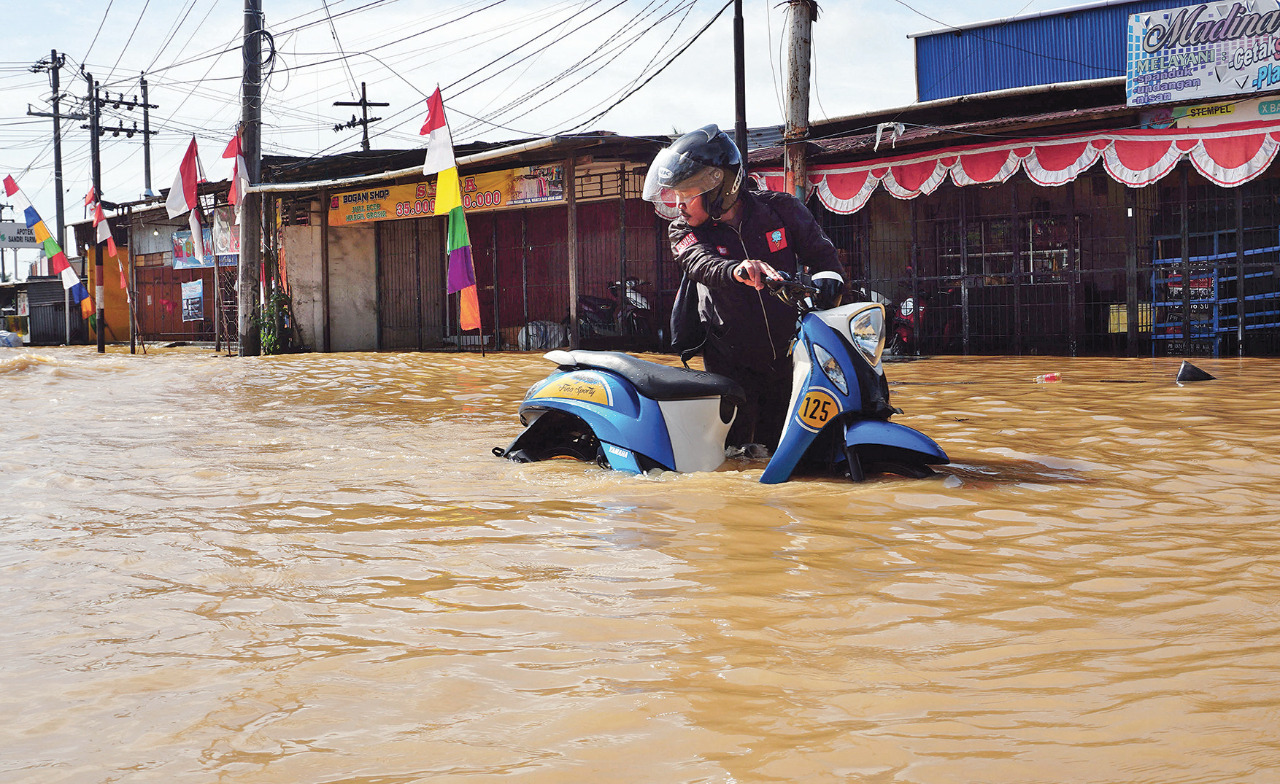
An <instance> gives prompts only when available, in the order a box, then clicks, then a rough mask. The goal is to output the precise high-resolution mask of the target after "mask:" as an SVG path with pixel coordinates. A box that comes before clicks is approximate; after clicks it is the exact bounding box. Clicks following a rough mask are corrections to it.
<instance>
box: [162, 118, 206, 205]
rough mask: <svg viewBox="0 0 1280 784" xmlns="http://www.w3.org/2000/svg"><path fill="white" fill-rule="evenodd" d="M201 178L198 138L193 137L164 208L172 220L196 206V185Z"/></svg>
mask: <svg viewBox="0 0 1280 784" xmlns="http://www.w3.org/2000/svg"><path fill="white" fill-rule="evenodd" d="M199 177H200V158H199V156H198V155H197V153H196V137H194V136H192V137H191V144H190V145H189V146H188V147H187V154H186V155H184V156H182V165H181V166H179V167H178V176H177V177H175V178H174V180H173V187H172V188H170V189H169V198H168V199H166V200H165V202H164V207H165V209H166V210H168V211H169V217H170V218H176V217H178V216H179V215H181V214H182V213H184V212H186V211H187V210H190V209H191V208H193V207H195V206H196V183H197V182H198V181H199Z"/></svg>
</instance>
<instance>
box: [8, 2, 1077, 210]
mask: <svg viewBox="0 0 1280 784" xmlns="http://www.w3.org/2000/svg"><path fill="white" fill-rule="evenodd" d="M325 4H326V3H325V0H308V1H306V2H302V1H301V0H287V1H286V2H276V0H263V6H264V11H265V13H266V27H267V29H268V30H269V31H271V32H272V34H273V35H274V43H275V52H276V58H275V62H274V66H275V68H274V73H273V75H272V76H271V79H270V81H269V83H268V85H267V88H266V93H267V95H266V101H265V104H264V123H265V127H264V131H263V143H264V151H265V152H267V153H280V154H296V155H311V154H316V153H320V152H325V153H336V152H343V151H353V150H357V149H359V146H360V141H359V133H358V131H343V132H341V133H335V132H334V131H333V125H334V124H336V123H341V122H345V121H347V120H349V119H350V118H351V115H352V109H351V108H348V107H335V106H333V105H332V104H333V102H334V101H350V100H354V99H355V98H356V97H357V96H358V92H359V83H360V82H362V81H363V82H367V83H368V85H369V98H370V100H375V101H386V102H389V103H390V104H391V106H389V107H386V108H378V109H375V110H373V111H371V115H373V116H380V117H383V118H384V120H383V121H382V122H379V123H376V124H374V125H373V126H372V133H373V134H374V136H373V141H372V146H373V148H374V149H406V148H412V147H417V146H420V145H421V141H420V139H419V137H418V135H417V131H418V128H419V126H420V125H421V121H422V116H423V114H424V112H423V101H424V95H425V94H427V93H429V92H430V91H431V90H432V89H434V88H435V86H436V85H437V84H439V85H440V86H441V87H443V88H445V91H444V98H445V105H446V113H447V114H448V117H449V122H450V126H451V127H452V129H453V131H454V140H455V142H456V143H463V142H466V141H472V140H476V139H485V140H494V141H496V140H503V139H513V138H520V137H525V136H537V135H544V134H549V133H554V132H557V131H565V130H568V129H571V128H573V127H575V126H577V125H579V124H581V123H587V124H586V125H583V126H582V130H611V131H616V132H619V133H623V134H635V135H643V134H663V133H671V132H672V131H675V130H680V131H683V130H689V129H691V128H695V127H698V126H700V125H704V124H706V123H708V122H719V123H721V124H724V125H731V124H732V122H733V110H734V108H733V70H732V68H733V60H732V49H731V45H732V7H730V9H729V10H728V11H726V12H725V13H724V14H723V15H722V16H720V18H719V19H718V20H716V21H715V22H714V23H712V24H711V25H710V27H709V28H708V29H707V31H706V32H705V33H704V34H703V35H702V36H701V37H700V38H698V40H697V41H695V42H693V43H692V44H689V46H688V48H687V50H685V51H684V52H683V53H682V54H679V55H678V56H677V51H678V50H680V49H681V48H683V47H685V45H686V44H688V42H689V40H690V39H691V38H692V37H693V35H694V34H695V33H696V32H697V31H698V30H699V29H701V28H702V27H703V26H704V25H706V24H707V23H708V22H709V21H710V20H711V18H712V17H713V16H714V14H715V13H716V11H717V10H719V8H720V7H721V6H722V5H723V0H698V1H697V2H696V3H694V4H693V5H692V7H688V5H689V4H688V2H687V1H684V0H666V2H665V4H664V2H663V0H652V2H650V1H649V0H612V2H603V1H601V0H432V2H430V3H422V2H412V1H411V0H327V6H328V10H329V13H330V14H331V15H332V17H333V20H332V23H330V21H329V18H328V17H326V15H325V12H324V10H325ZM1063 4H1064V3H1061V2H1054V1H1053V0H1030V2H1028V0H1011V1H1006V0H984V1H983V2H978V1H976V0H945V1H943V0H918V1H915V0H913V1H912V2H910V3H909V4H904V3H899V2H886V1H883V0H882V1H881V2H863V1H862V0H829V2H826V3H823V4H822V5H821V12H820V15H819V19H818V21H817V23H816V24H815V25H814V28H813V29H814V80H813V81H814V92H813V97H812V100H811V110H810V113H811V117H812V118H813V119H815V120H816V119H821V118H822V117H837V116H844V115H848V114H854V113H857V112H861V111H867V110H871V109H878V108H888V107H894V106H902V105H906V104H909V103H911V102H912V101H913V100H914V99H915V86H914V72H913V60H912V44H911V42H910V40H908V38H907V35H908V34H909V33H913V32H922V31H926V30H933V29H937V28H939V27H941V26H943V24H956V25H963V24H970V23H973V22H978V21H984V20H988V19H992V18H997V17H1007V16H1013V15H1020V14H1026V13H1033V12H1037V11H1044V10H1049V9H1052V8H1057V7H1061V6H1062V5H1063ZM15 6H16V7H15ZM243 9H244V6H243V2H241V1H240V0H181V1H180V2H179V1H178V0H111V1H110V3H109V10H108V3H104V2H102V0H93V2H89V1H88V0H62V2H57V1H56V0H55V1H54V2H46V3H35V2H29V3H22V4H16V3H15V4H10V7H9V8H7V9H6V14H5V16H6V19H7V21H9V23H10V24H11V25H12V27H11V30H10V31H9V32H8V34H7V36H6V37H7V39H8V42H7V44H6V46H5V47H4V49H3V51H0V174H5V173H8V174H13V175H14V176H15V177H17V178H18V181H19V185H20V186H21V187H22V188H23V191H24V192H25V193H26V194H27V196H28V197H29V198H30V199H31V200H32V201H33V202H34V203H35V205H36V207H37V209H39V210H40V211H41V213H42V214H43V215H44V216H45V217H46V218H47V219H48V222H49V223H50V224H52V216H53V212H54V209H53V202H54V198H53V155H52V145H51V143H50V140H51V137H52V134H51V121H50V120H48V119H38V118H33V117H28V116H27V110H28V106H30V107H31V108H32V109H34V110H36V111H48V110H49V103H48V99H49V95H50V91H49V83H48V76H47V74H35V73H31V72H29V71H28V70H27V68H28V66H30V65H31V64H33V63H35V62H36V61H37V60H39V59H41V58H47V57H48V56H49V53H50V50H51V49H57V50H58V51H59V52H63V53H65V55H66V58H67V62H66V67H65V68H64V69H63V70H62V88H63V90H64V91H65V92H67V93H69V94H71V95H73V96H81V97H82V96H84V95H85V93H86V83H85V81H84V79H83V78H81V77H80V75H79V74H80V69H81V67H82V66H83V67H85V68H86V69H87V70H88V71H89V72H91V73H92V74H93V75H94V77H95V78H97V79H98V80H99V81H100V82H103V83H105V84H106V85H107V90H108V92H109V93H110V94H111V95H112V96H113V97H114V96H116V95H119V94H121V93H123V94H124V97H125V98H131V97H135V96H137V95H138V89H139V87H138V86H139V77H140V75H141V73H142V72H143V71H146V72H147V73H148V81H149V86H150V100H151V102H152V103H154V104H158V105H159V107H160V108H158V109H155V110H152V127H153V128H155V129H158V130H159V131H160V133H159V134H158V135H157V136H155V137H153V140H152V178H151V180H152V187H153V188H154V189H155V190H157V191H158V190H160V189H162V188H167V187H169V185H170V184H171V183H172V181H173V177H174V175H175V174H176V172H177V167H178V163H179V160H180V159H181V156H182V153H183V151H184V150H185V148H186V146H187V144H188V142H189V141H190V139H191V136H192V134H195V135H196V137H197V139H198V143H199V146H200V157H201V162H202V164H203V166H204V168H205V171H206V173H207V176H208V177H209V179H225V178H226V177H228V176H229V173H230V167H229V165H228V163H227V162H225V161H223V160H222V159H221V158H220V157H219V156H220V154H221V152H222V149H223V147H224V146H225V145H226V142H227V140H229V139H230V137H231V135H232V132H233V129H234V127H235V125H236V123H237V122H238V120H239V111H240V109H239V106H240V99H239V86H240V74H241V66H240V53H239V50H238V48H237V47H238V44H239V42H240V40H241V39H240V36H241V32H240V31H241V26H242V23H243V18H244V13H243ZM104 11H105V13H104ZM785 15H786V7H785V5H783V4H780V3H779V2H777V0H745V2H744V18H745V29H746V41H747V80H748V81H747V111H748V123H749V124H750V125H752V126H757V125H770V124H778V123H780V122H781V121H782V112H781V105H780V104H781V97H780V96H781V88H780V87H779V86H778V85H779V81H780V79H781V78H782V67H783V62H784V61H783V59H782V42H781V36H782V31H783V29H784V26H785V24H786V19H785ZM664 16H665V18H664ZM433 28H434V29H433ZM641 33H643V35H641ZM539 36H540V37H539ZM627 44H630V45H629V46H627ZM624 47H625V48H624ZM340 51H341V53H342V54H345V55H346V57H340V56H339V52H340ZM504 55H505V57H504ZM673 57H674V59H673V60H672V63H671V65H670V66H668V67H667V68H666V69H665V70H663V71H662V72H661V73H659V74H657V75H656V76H655V75H654V74H655V72H656V71H657V70H658V67H659V66H660V65H661V64H662V63H663V62H666V61H667V60H669V59H672V58H673ZM575 66H576V68H577V70H574V69H575ZM650 77H652V79H650ZM645 80H649V81H647V83H646V84H644V86H642V87H639V88H638V89H635V88H636V87H637V85H638V84H639V83H640V82H644V81H645ZM633 90H634V94H633V95H632V96H631V97H630V98H628V99H626V100H625V101H623V102H622V103H621V104H619V105H618V106H616V107H615V108H613V109H611V110H609V111H608V112H607V113H606V114H604V116H602V117H600V118H598V119H595V120H592V119H591V118H592V117H593V116H594V115H595V114H597V113H598V112H600V111H601V110H603V109H605V108H607V107H608V106H609V105H610V104H612V103H613V102H615V101H616V100H617V98H618V97H620V96H621V95H624V94H626V93H628V92H632V91H633ZM81 100H82V99H81ZM74 108H76V101H75V100H74V99H69V100H68V101H67V102H64V104H63V109H64V111H66V110H68V109H74ZM357 111H358V110H357ZM472 118H481V119H483V120H487V121H481V119H472ZM134 121H137V122H138V125H139V127H140V126H141V117H140V114H139V112H137V111H134V112H128V111H126V110H124V109H123V108H121V109H110V110H109V111H108V113H107V115H106V119H105V120H104V124H110V125H112V126H114V125H115V124H116V123H117V122H123V124H124V126H125V127H126V128H127V127H130V126H131V125H132V123H133V122H134ZM102 147H103V195H104V196H105V198H107V199H110V200H113V201H128V200H133V199H137V198H140V197H141V196H142V192H143V184H144V183H143V180H144V175H143V154H142V144H141V141H140V136H135V137H134V138H133V139H127V138H126V137H125V136H123V135H122V136H120V137H118V138H115V137H112V136H107V137H105V138H104V139H103V145H102ZM63 156H64V184H65V191H66V193H65V197H64V198H65V201H66V205H67V216H68V221H72V220H76V219H79V218H80V217H81V209H80V204H81V200H82V197H83V195H84V193H85V191H86V190H87V188H88V184H89V179H90V170H89V139H88V132H87V131H85V130H82V129H81V128H80V123H79V122H67V123H65V124H64V141H63Z"/></svg>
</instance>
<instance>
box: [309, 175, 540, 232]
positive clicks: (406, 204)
mask: <svg viewBox="0 0 1280 784" xmlns="http://www.w3.org/2000/svg"><path fill="white" fill-rule="evenodd" d="M461 185H462V207H463V209H465V210H467V211H468V212H477V211H486V212H487V211H489V210H501V209H515V208H519V207H528V206H531V205H535V204H554V203H560V202H563V201H564V167H563V166H562V165H560V164H554V165H549V166H524V167H521V168H519V169H506V170H503V171H496V172H484V173H483V174H468V175H466V176H464V177H462V178H461ZM435 200H436V183H435V180H434V179H433V180H431V181H430V182H418V183H410V184H408V185H382V186H378V187H376V188H368V189H365V190H359V191H347V192H345V193H338V194H335V195H334V196H333V197H332V198H330V200H329V225H330V226H351V225H355V224H360V223H371V222H373V221H381V220H398V219H401V218H422V217H427V216H430V215H431V214H432V213H433V212H434V211H435Z"/></svg>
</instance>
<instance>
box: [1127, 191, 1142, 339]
mask: <svg viewBox="0 0 1280 784" xmlns="http://www.w3.org/2000/svg"><path fill="white" fill-rule="evenodd" d="M1124 205H1125V222H1124V247H1125V253H1124V276H1125V310H1126V312H1127V313H1128V317H1127V318H1126V319H1125V326H1126V331H1127V333H1128V334H1127V335H1126V336H1125V340H1126V341H1127V342H1128V344H1129V356H1131V357H1136V356H1138V327H1139V322H1140V320H1141V313H1140V310H1141V306H1140V305H1139V304H1138V216H1137V214H1136V213H1137V205H1138V195H1137V191H1135V190H1134V189H1133V188H1129V187H1125V188H1124Z"/></svg>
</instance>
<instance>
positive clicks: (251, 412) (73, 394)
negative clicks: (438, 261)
mask: <svg viewBox="0 0 1280 784" xmlns="http://www.w3.org/2000/svg"><path fill="white" fill-rule="evenodd" d="M1196 364H1197V365H1199V366H1200V367H1202V368H1204V369H1206V370H1208V371H1209V372H1211V373H1213V374H1215V375H1217V376H1218V379H1217V380H1216V381H1210V382H1203V383H1198V384H1188V385H1186V386H1182V387H1180V386H1178V385H1176V384H1174V383H1173V379H1174V375H1175V372H1176V370H1177V367H1178V360H1166V359H1160V360H1151V359H1139V360H1115V359H1061V358H1043V357H1041V358H1016V359H1013V358H945V359H929V360H920V361H915V362H904V363H896V364H891V365H889V366H888V373H889V376H890V380H891V382H892V383H893V394H894V399H893V402H894V403H895V404H896V405H897V406H899V407H900V408H902V409H904V410H905V414H904V415H902V416H901V417H898V418H897V421H901V422H903V423H905V424H908V425H910V426H913V427H916V428H918V429H920V430H922V431H924V432H925V433H927V434H929V435H931V436H932V437H934V438H935V439H936V440H937V441H938V442H939V443H940V444H941V445H942V446H943V447H944V448H945V449H946V450H947V452H948V453H949V454H950V456H951V458H952V460H953V464H952V465H950V466H945V467H943V468H942V470H941V472H940V473H939V475H938V476H937V477H935V478H931V479H926V480H906V479H898V478H890V479H876V480H873V481H870V482H868V483H865V484H861V485H853V484H850V483H847V482H842V481H837V480H825V479H824V480H818V479H807V480H803V481H796V482H792V483H788V484H785V485H780V486H764V485H760V484H759V483H758V482H757V480H758V478H759V475H760V472H761V470H762V468H763V463H736V462H735V463H729V464H727V465H726V466H724V467H723V468H722V469H721V470H719V471H717V472H713V473H706V474H698V475H675V474H665V475H661V476H656V477H634V476H627V475H621V474H617V473H612V472H609V471H605V470H602V469H599V468H596V467H594V466H589V465H586V464H582V463H577V462H571V461H553V462H550V463H542V464H535V465H517V464H513V463H510V462H508V461H505V460H501V459H498V458H495V457H494V456H493V455H492V454H491V453H490V449H491V448H492V447H494V446H505V445H506V444H507V443H508V442H509V441H510V439H511V438H513V437H514V436H515V435H516V433H517V432H518V430H519V422H518V420H517V418H516V414H515V410H516V406H517V404H518V401H519V400H520V399H521V397H522V396H523V394H524V391H525V389H526V388H527V387H528V386H529V385H530V384H531V383H533V382H534V381H535V380H536V379H538V378H539V377H541V376H542V375H544V374H545V373H546V372H547V371H548V370H549V369H550V368H551V365H550V364H549V363H547V362H545V361H544V360H542V359H541V358H540V357H538V356H536V355H512V354H507V355H489V356H487V357H480V356H475V355H463V356H459V355H440V354H334V355H308V356H289V357H263V358H253V359H230V358H225V357H217V356H213V355H212V352H209V351H202V350H197V349H187V350H183V351H179V350H172V351H167V352H160V353H158V354H157V353H152V354H150V355H147V356H142V355H138V356H130V355H128V354H122V353H119V350H118V349H113V351H112V352H111V353H108V354H106V355H105V356H99V355H97V354H96V353H94V352H93V350H92V349H91V348H70V349H67V348H56V349H31V350H22V349H0V391H2V393H3V394H2V395H0V397H2V398H3V401H4V403H3V418H0V435H2V436H3V439H2V440H0V443H2V444H3V451H2V452H0V455H2V456H0V597H2V601H0V708H2V709H3V715H4V716H5V717H6V718H5V719H4V721H3V724H2V725H0V780H3V781H6V782H42V783H43V782H116V781H119V782H180V783H185V782H209V781H219V782H287V783H290V784H293V783H296V782H308V783H311V782H347V783H348V784H357V783H359V784H397V783H399V782H419V781H432V782H435V781H467V782H471V781H497V780H502V781H519V782H556V783H559V782H603V781H607V782H654V783H656V784H672V783H675V782H860V783H861V782H866V783H868V784H873V783H881V782H884V783H888V782H911V783H912V784H957V783H965V784H967V783H968V782H991V783H995V784H1006V783H1008V784H1015V783H1016V784H1028V783H1029V782H1046V783H1048V782H1053V783H1054V784H1058V783H1061V782H1073V783H1075V782H1152V783H1153V784H1155V783H1159V784H1170V783H1173V782H1195V783H1196V784H1202V783H1204V782H1232V783H1236V782H1271V781H1276V780H1277V779H1276V778H1275V777H1276V776H1277V775H1280V774H1277V773H1276V771H1277V769H1280V729H1277V728H1278V727H1280V636H1278V634H1277V632H1280V488H1278V487H1277V478H1280V406H1277V405H1276V401H1277V395H1276V390H1275V386H1276V383H1277V379H1278V378H1280V372H1278V371H1280V361H1278V360H1260V359H1245V360H1238V359H1220V360H1210V359H1206V360H1197V362H1196ZM1051 371H1056V372H1060V373H1061V374H1062V380H1061V381H1060V382H1058V383H1053V384H1036V383H1034V381H1033V379H1034V377H1035V376H1037V375H1039V374H1041V373H1046V372H1051Z"/></svg>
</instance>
